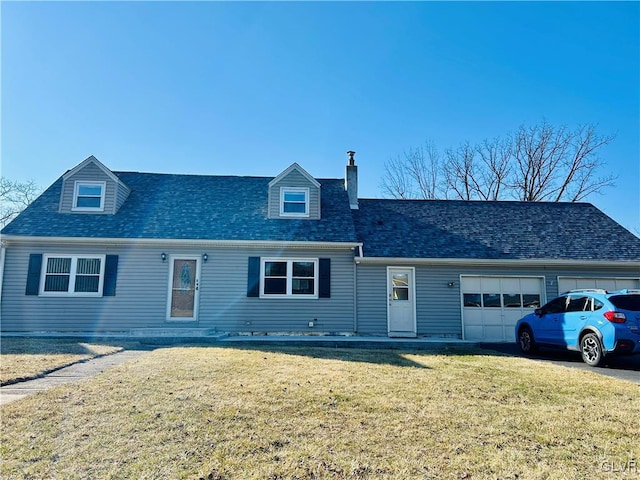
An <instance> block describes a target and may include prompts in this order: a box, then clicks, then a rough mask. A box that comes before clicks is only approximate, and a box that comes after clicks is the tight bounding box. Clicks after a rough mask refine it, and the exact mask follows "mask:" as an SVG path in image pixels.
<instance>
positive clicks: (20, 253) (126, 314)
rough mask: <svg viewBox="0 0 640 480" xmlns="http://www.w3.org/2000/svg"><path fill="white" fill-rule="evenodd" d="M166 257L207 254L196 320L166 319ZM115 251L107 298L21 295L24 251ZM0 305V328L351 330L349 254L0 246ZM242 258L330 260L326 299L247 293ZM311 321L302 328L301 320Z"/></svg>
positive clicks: (25, 261) (25, 260)
mask: <svg viewBox="0 0 640 480" xmlns="http://www.w3.org/2000/svg"><path fill="white" fill-rule="evenodd" d="M162 252H165V253H166V254H167V255H168V256H171V255H175V256H179V255H185V256H189V255H195V256H199V257H200V256H201V255H202V254H203V253H204V252H207V253H208V255H209V259H208V262H207V263H203V264H202V265H201V267H202V268H201V277H200V290H199V292H200V301H199V318H198V321H197V322H167V320H166V314H167V298H168V287H169V283H168V282H169V279H168V276H169V272H170V261H169V258H170V257H168V258H167V261H166V262H164V263H163V262H162V260H161V258H160V254H161V253H162ZM31 253H43V254H47V253H53V254H69V255H77V254H100V255H103V254H108V255H118V277H117V284H116V295H115V296H113V297H85V298H82V297H74V296H68V297H46V296H28V295H25V286H26V279H27V269H28V262H29V254H31ZM5 254H6V255H5V272H4V285H3V289H2V299H1V300H2V301H1V305H0V315H1V319H2V320H1V327H2V331H5V332H11V331H32V332H33V331H61V332H72V331H77V332H108V331H111V332H128V331H129V330H131V329H134V328H181V327H184V328H207V329H214V330H217V331H220V332H254V333H261V332H303V333H325V332H326V333H351V332H353V319H354V289H353V252H351V251H350V250H315V251H311V250H309V251H302V250H292V251H286V250H285V251H281V250H272V249H257V248H256V249H253V248H221V247H218V248H208V247H207V248H204V247H199V248H194V247H189V248H180V247H175V246H166V247H162V246H159V247H147V246H144V247H143V246H111V247H100V246H95V247H94V246H92V247H82V248H79V247H69V246H65V245H63V244H58V245H51V246H48V247H42V246H39V247H26V246H16V245H12V246H10V247H9V248H7V249H6V251H5ZM250 256H260V257H278V256H280V257H290V258H300V257H302V258H330V259H331V298H322V299H261V298H248V297H247V268H248V258H249V257H250ZM312 320H315V321H316V322H317V324H316V326H315V327H313V328H310V327H309V326H308V324H309V321H312Z"/></svg>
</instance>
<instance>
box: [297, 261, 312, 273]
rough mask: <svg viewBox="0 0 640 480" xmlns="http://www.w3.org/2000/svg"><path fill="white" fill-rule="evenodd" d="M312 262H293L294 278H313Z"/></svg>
mask: <svg viewBox="0 0 640 480" xmlns="http://www.w3.org/2000/svg"><path fill="white" fill-rule="evenodd" d="M313 267H314V263H313V262H293V276H294V277H313V276H314V275H313Z"/></svg>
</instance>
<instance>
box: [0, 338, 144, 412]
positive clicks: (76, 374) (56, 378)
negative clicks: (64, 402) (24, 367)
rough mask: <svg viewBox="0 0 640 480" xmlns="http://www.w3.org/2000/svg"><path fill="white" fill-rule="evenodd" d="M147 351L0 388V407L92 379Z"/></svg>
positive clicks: (128, 352)
mask: <svg viewBox="0 0 640 480" xmlns="http://www.w3.org/2000/svg"><path fill="white" fill-rule="evenodd" d="M146 352H148V350H123V351H121V352H118V353H114V354H111V355H106V356H104V357H98V358H94V359H91V360H88V361H86V362H81V363H74V364H73V365H69V366H68V367H64V368H61V369H60V370H56V371H55V372H51V373H50V374H48V375H45V376H44V377H41V378H36V379H34V380H26V381H24V382H19V383H14V384H12V385H5V386H3V387H0V405H4V404H7V403H10V402H13V401H16V400H20V399H22V398H24V397H26V396H27V395H31V394H33V393H36V392H41V391H43V390H46V389H48V388H52V387H57V386H58V385H64V384H66V383H74V382H79V381H80V380H83V379H85V378H90V377H93V376H94V375H97V374H99V373H101V372H104V371H105V370H107V369H108V368H111V367H115V366H116V365H120V364H121V363H124V362H126V361H127V360H131V359H134V358H137V357H139V356H140V355H143V354H144V353H146Z"/></svg>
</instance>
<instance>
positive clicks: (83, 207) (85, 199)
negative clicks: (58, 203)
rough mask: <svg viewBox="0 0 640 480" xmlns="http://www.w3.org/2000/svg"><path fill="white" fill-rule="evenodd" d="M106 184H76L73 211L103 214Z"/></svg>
mask: <svg viewBox="0 0 640 480" xmlns="http://www.w3.org/2000/svg"><path fill="white" fill-rule="evenodd" d="M105 189H106V182H79V181H78V182H75V189H74V193H73V207H72V210H74V211H77V212H93V211H95V212H102V211H103V210H104V195H105Z"/></svg>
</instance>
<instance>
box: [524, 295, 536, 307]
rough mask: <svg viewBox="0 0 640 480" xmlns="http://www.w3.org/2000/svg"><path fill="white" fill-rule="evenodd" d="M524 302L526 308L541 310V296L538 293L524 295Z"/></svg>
mask: <svg viewBox="0 0 640 480" xmlns="http://www.w3.org/2000/svg"><path fill="white" fill-rule="evenodd" d="M522 302H523V306H524V307H525V308H540V295H538V294H537V293H525V294H524V295H522Z"/></svg>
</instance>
